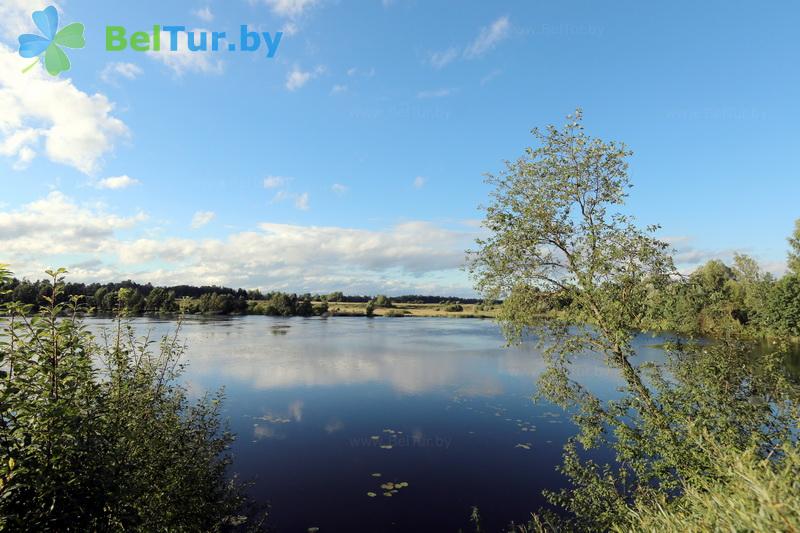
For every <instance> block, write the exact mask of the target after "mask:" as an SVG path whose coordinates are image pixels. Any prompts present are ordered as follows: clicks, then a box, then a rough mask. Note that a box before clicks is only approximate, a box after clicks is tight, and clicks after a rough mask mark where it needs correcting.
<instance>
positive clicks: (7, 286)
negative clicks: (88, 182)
mask: <svg viewBox="0 0 800 533" xmlns="http://www.w3.org/2000/svg"><path fill="white" fill-rule="evenodd" d="M51 291H52V284H51V283H50V281H48V280H36V281H30V280H27V279H18V278H11V279H8V280H5V281H4V282H3V283H1V284H0V293H2V294H0V303H9V302H20V303H23V304H27V305H30V306H32V309H33V310H34V311H36V310H37V309H38V308H39V306H40V305H41V304H42V302H43V301H44V299H43V296H45V295H47V294H49V293H50V292H51ZM64 295H65V296H66V297H71V296H80V297H82V298H83V304H84V305H85V306H86V308H87V309H89V310H91V312H94V313H98V314H113V313H116V312H117V311H119V310H120V309H124V310H125V311H126V313H127V314H129V315H137V314H171V313H177V312H179V311H181V312H184V313H187V314H215V315H231V314H257V315H273V316H312V315H320V314H322V313H325V312H327V310H328V306H327V304H328V303H329V302H330V303H336V302H353V303H369V302H372V303H373V306H374V307H392V302H396V303H427V304H430V303H433V304H438V303H446V304H459V303H461V304H466V303H477V302H480V300H477V299H474V298H454V297H440V296H420V295H407V296H397V297H392V298H389V297H387V296H385V295H382V294H379V295H377V296H374V297H373V296H346V295H345V294H344V293H342V292H333V293H330V294H311V293H304V294H293V293H285V292H279V291H272V292H267V293H262V292H261V291H260V290H258V289H254V290H245V289H232V288H229V287H220V286H216V285H204V286H200V287H197V286H193V285H175V286H172V287H157V286H153V285H152V284H150V283H146V284H142V283H136V282H134V281H130V280H128V281H123V282H119V283H66V284H65V286H64ZM313 302H319V303H317V304H314V303H313Z"/></svg>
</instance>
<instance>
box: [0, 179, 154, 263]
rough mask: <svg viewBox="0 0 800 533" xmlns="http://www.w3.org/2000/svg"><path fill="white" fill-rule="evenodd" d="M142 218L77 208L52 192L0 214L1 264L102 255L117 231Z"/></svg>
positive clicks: (111, 246) (82, 207)
mask: <svg viewBox="0 0 800 533" xmlns="http://www.w3.org/2000/svg"><path fill="white" fill-rule="evenodd" d="M146 219H147V216H146V215H145V214H144V213H137V214H135V215H132V216H129V217H122V216H118V215H115V214H111V213H108V212H107V211H106V210H105V209H104V208H103V206H97V205H95V206H80V205H77V204H76V203H75V202H74V201H72V200H71V199H69V198H68V197H66V196H65V195H64V194H62V193H61V192H58V191H53V192H51V193H50V194H49V195H47V196H46V197H44V198H41V199H39V200H36V201H35V202H31V203H29V204H26V205H24V206H22V207H21V208H20V209H17V210H12V211H5V212H0V250H2V254H3V256H4V257H3V259H2V261H11V263H12V264H14V265H22V266H24V267H27V266H28V264H27V263H28V262H32V260H35V261H38V262H40V261H41V260H42V259H43V258H47V257H50V256H52V255H53V254H69V255H72V254H81V253H86V254H98V253H102V252H103V251H104V250H106V251H108V250H111V249H113V248H114V245H113V242H112V240H111V239H112V238H113V236H114V233H115V232H116V231H117V230H123V229H129V228H132V227H134V226H135V225H136V224H138V223H140V222H143V221H144V220H146ZM0 262H1V261H0Z"/></svg>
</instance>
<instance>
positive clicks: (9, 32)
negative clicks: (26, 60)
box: [0, 0, 61, 42]
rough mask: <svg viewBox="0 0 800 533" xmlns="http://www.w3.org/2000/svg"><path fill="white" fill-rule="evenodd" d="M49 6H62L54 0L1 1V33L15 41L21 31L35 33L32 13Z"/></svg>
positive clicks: (5, 37)
mask: <svg viewBox="0 0 800 533" xmlns="http://www.w3.org/2000/svg"><path fill="white" fill-rule="evenodd" d="M47 6H54V7H55V8H56V9H58V11H61V7H60V6H59V4H58V2H54V1H52V0H3V1H2V2H0V35H1V36H2V37H3V38H4V39H6V40H7V41H9V42H11V41H15V40H16V39H17V36H18V35H20V34H21V33H34V32H35V31H36V30H35V26H34V25H33V21H32V20H31V14H32V13H33V12H34V11H39V10H42V9H44V8H45V7H47Z"/></svg>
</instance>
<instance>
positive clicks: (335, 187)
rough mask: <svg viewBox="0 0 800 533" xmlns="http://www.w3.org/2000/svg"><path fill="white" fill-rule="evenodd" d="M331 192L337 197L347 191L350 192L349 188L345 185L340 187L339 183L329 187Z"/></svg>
mask: <svg viewBox="0 0 800 533" xmlns="http://www.w3.org/2000/svg"><path fill="white" fill-rule="evenodd" d="M331 190H332V191H333V192H334V193H336V194H338V195H339V196H342V195H344V194H345V193H346V192H347V191H348V190H350V187H348V186H347V185H342V184H341V183H334V184H333V185H331Z"/></svg>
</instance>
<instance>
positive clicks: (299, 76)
mask: <svg viewBox="0 0 800 533" xmlns="http://www.w3.org/2000/svg"><path fill="white" fill-rule="evenodd" d="M325 70H326V69H325V67H324V66H322V65H320V66H317V67H316V68H315V69H314V70H313V71H310V70H303V69H301V68H300V67H298V66H297V65H295V66H294V67H292V70H290V71H289V73H288V74H287V75H286V89H288V90H289V91H296V90H297V89H300V88H301V87H303V86H304V85H305V84H306V83H308V82H309V81H311V80H312V79H314V78H316V77H317V76H320V75H321V74H323V73H325Z"/></svg>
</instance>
